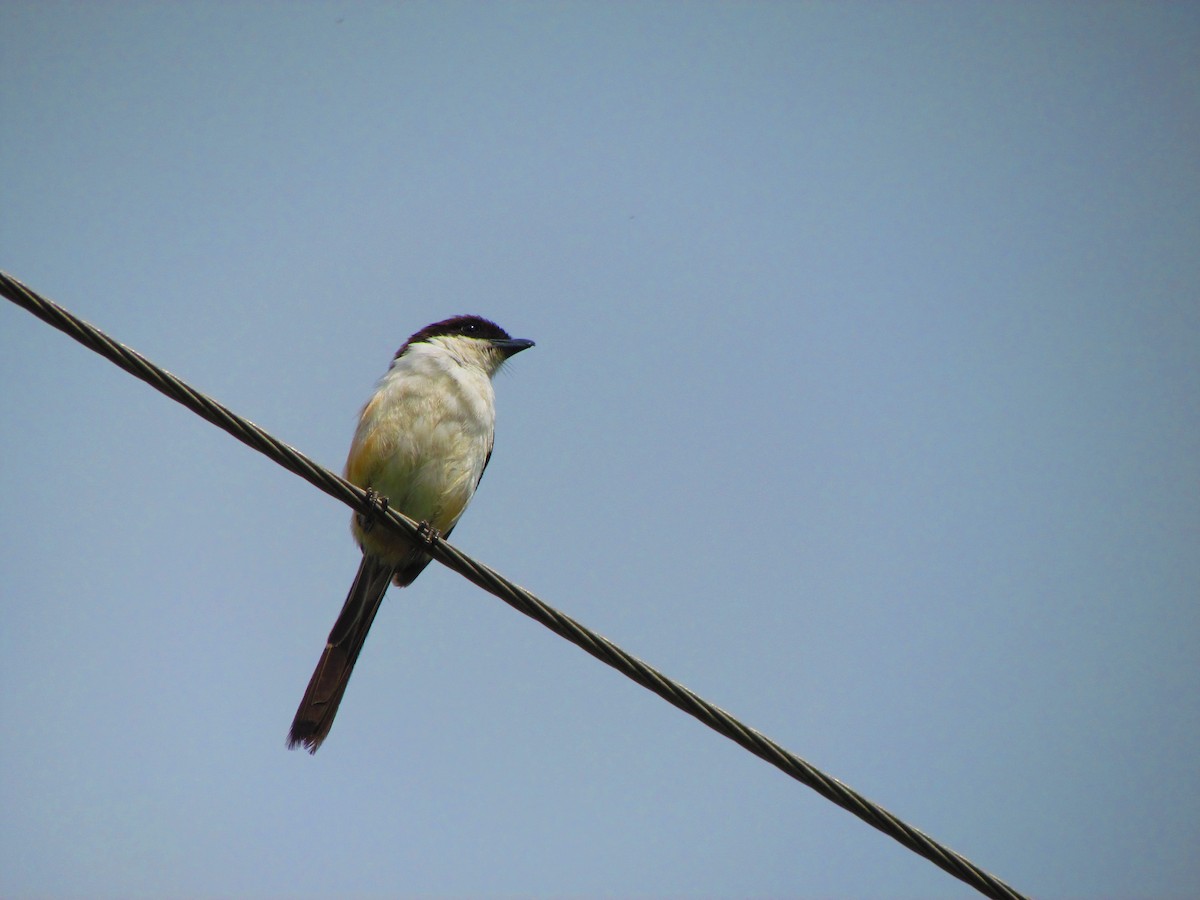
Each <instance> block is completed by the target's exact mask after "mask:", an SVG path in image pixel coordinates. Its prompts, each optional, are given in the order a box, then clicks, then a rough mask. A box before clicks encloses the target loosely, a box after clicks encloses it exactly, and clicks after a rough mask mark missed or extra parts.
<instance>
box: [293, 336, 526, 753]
mask: <svg viewBox="0 0 1200 900" xmlns="http://www.w3.org/2000/svg"><path fill="white" fill-rule="evenodd" d="M532 346H533V341H527V340H523V339H515V338H512V337H509V334H508V332H506V331H505V330H504V329H503V328H501V327H500V326H499V325H497V324H495V323H494V322H489V321H488V320H487V319H483V318H480V317H479V316H455V317H453V318H450V319H446V320H445V321H443V322H435V323H434V324H433V325H430V326H428V327H426V328H422V329H421V330H420V331H418V332H417V333H416V334H414V335H413V336H412V337H410V338H409V339H408V340H407V341H406V342H405V344H404V346H403V347H401V348H400V349H399V350H398V351H397V352H396V356H395V358H394V359H393V360H392V365H391V368H389V369H388V372H387V374H386V375H384V376H383V378H382V379H380V381H379V385H378V386H377V387H376V388H375V393H374V395H373V396H372V397H371V399H370V400H368V401H367V405H366V406H364V407H363V410H362V414H361V415H360V416H359V420H358V428H357V429H356V430H355V432H354V440H353V441H352V442H351V444H350V454H349V456H348V457H347V459H346V478H347V480H349V481H350V482H352V483H353V484H356V485H358V486H359V487H361V488H365V489H366V490H368V491H372V492H374V494H375V495H376V496H377V497H379V498H380V499H381V500H383V501H386V503H387V505H388V506H390V507H391V508H394V509H396V510H399V511H400V512H402V513H404V514H405V515H406V516H408V517H409V518H410V519H414V520H415V521H417V522H420V523H422V524H423V525H425V526H426V527H427V528H430V529H432V530H434V531H436V532H437V533H438V534H440V535H442V536H443V537H446V536H449V534H450V532H451V531H452V530H453V528H454V526H455V524H456V523H457V522H458V520H459V517H461V516H462V514H463V511H464V510H465V509H466V508H467V504H468V503H470V502H471V497H472V495H474V493H475V488H476V487H478V486H479V479H480V478H482V477H483V470H484V469H485V468H486V467H487V464H488V460H489V459H491V456H492V439H493V434H494V428H495V423H496V406H495V400H496V395H495V393H494V391H493V390H492V376H493V375H495V374H496V372H497V371H498V370H499V369H500V367H501V365H503V364H504V361H505V360H507V359H508V358H509V357H510V356H512V355H513V354H516V353H520V352H521V351H522V350H527V349H528V348H530V347H532ZM371 524H372V523H371V521H370V519H369V518H364V517H362V516H360V515H355V516H354V517H353V518H352V519H351V530H352V531H353V533H354V537H355V540H357V541H358V545H359V547H361V548H362V553H363V558H362V563H361V564H360V565H359V567H358V574H357V575H356V576H355V577H354V584H353V585H351V587H350V593H349V594H348V595H347V597H346V602H345V604H344V605H343V606H342V611H341V613H340V614H339V615H338V617H337V621H336V622H334V624H333V630H332V631H330V632H329V640H328V642H327V643H326V645H325V652H324V653H322V654H321V661H320V662H319V663H317V668H316V671H315V672H313V675H312V679H311V680H310V681H309V683H308V690H307V691H305V692H304V699H303V700H301V701H300V708H299V709H298V710H297V711H296V718H295V720H293V722H292V730H291V732H290V733H289V734H288V741H287V743H288V747H289V748H295V747H297V746H303V747H304V748H305V749H307V750H308V752H309V753H316V751H317V748H318V747H320V746H321V742H322V741H324V740H325V738H326V737H327V736H328V734H329V729H330V726H332V725H333V717H334V716H335V715H336V714H337V709H338V704H339V703H341V701H342V695H343V694H344V693H345V692H346V683H347V682H348V681H349V680H350V673H351V672H352V671H353V670H354V663H355V661H356V660H357V659H358V654H359V652H360V651H361V650H362V646H363V641H364V640H366V637H367V632H368V631H369V630H370V628H371V623H372V622H373V621H374V620H375V614H376V613H377V612H378V611H379V605H380V603H381V602H382V600H383V595H384V592H386V591H387V589H388V584H389V583H394V584H396V585H398V586H399V587H406V586H408V585H410V584H412V583H413V580H414V579H415V578H416V577H417V576H418V575H420V574H421V570H422V569H424V568H425V566H426V565H428V564H429V556H427V555H426V554H425V553H424V552H423V551H422V549H421V547H419V546H415V545H414V544H412V543H411V542H409V541H407V540H405V539H404V538H402V537H400V536H399V535H397V534H395V533H393V532H392V531H390V530H389V529H387V528H385V527H377V528H372V527H371Z"/></svg>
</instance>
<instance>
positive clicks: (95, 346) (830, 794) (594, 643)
mask: <svg viewBox="0 0 1200 900" xmlns="http://www.w3.org/2000/svg"><path fill="white" fill-rule="evenodd" d="M0 294H3V295H4V296H5V297H7V298H8V299H9V300H11V301H12V302H13V303H15V304H17V305H18V306H20V307H23V308H24V309H26V310H28V311H29V312H31V313H33V314H34V315H35V316H37V317H38V318H39V319H41V320H42V321H44V322H47V323H48V324H50V325H53V326H54V327H55V328H57V329H59V330H60V331H63V332H65V333H66V334H67V335H69V336H70V337H72V338H74V339H75V340H77V341H78V342H79V343H81V344H83V345H84V346H85V347H88V348H89V349H91V350H94V351H96V352H97V353H99V354H100V355H101V356H103V357H105V358H106V359H108V360H110V361H111V362H113V363H115V364H116V365H118V366H120V367H121V368H122V369H124V370H125V371H126V372H128V373H129V374H131V375H134V376H136V377H137V378H140V379H141V380H142V381H145V382H146V383H147V384H149V385H150V386H151V387H153V388H154V389H155V390H157V391H160V392H162V393H163V394H166V395H167V396H168V397H170V398H171V399H172V400H175V401H177V402H179V403H182V404H183V405H184V406H186V407H187V408H188V409H190V410H191V411H192V412H194V413H196V414H197V415H198V416H200V417H201V418H203V419H206V420H207V421H209V422H211V423H212V424H214V425H216V426H217V427H218V428H221V429H223V430H224V431H227V432H229V434H231V435H233V436H234V437H235V438H237V439H238V440H239V441H241V442H242V443H244V444H246V445H248V446H250V447H253V448H254V449H255V450H257V451H259V452H260V453H262V454H264V455H265V456H267V457H268V458H270V459H271V460H273V461H274V462H276V463H278V464H279V465H281V466H283V467H284V468H285V469H287V470H288V471H290V472H293V473H294V474H296V475H299V476H300V477H301V478H303V479H304V480H305V481H307V482H309V483H310V484H312V485H313V486H315V487H317V488H319V489H320V490H322V491H324V492H325V493H326V494H329V496H331V497H333V498H335V499H337V500H340V501H342V502H343V503H345V504H346V505H347V506H349V507H350V508H351V509H354V510H357V511H359V512H362V513H368V514H370V513H374V514H375V515H376V516H377V517H378V520H379V521H381V522H383V524H384V525H385V526H387V527H390V528H392V529H393V530H395V531H397V532H398V533H400V534H401V535H403V536H404V537H406V538H408V539H410V540H413V541H418V542H422V543H424V544H425V547H426V552H427V553H428V554H429V555H430V556H432V557H433V558H434V559H436V560H437V561H438V562H440V563H442V564H443V565H445V566H447V567H448V568H450V569H453V570H454V571H455V572H457V573H458V574H460V575H462V576H463V577H464V578H466V579H467V580H468V581H470V582H472V583H474V584H476V585H478V586H479V587H481V588H483V589H484V590H485V591H488V592H489V593H491V594H493V595H495V596H496V597H499V598H500V599H501V600H503V601H504V602H505V603H507V604H508V605H509V606H511V607H513V608H514V609H516V610H517V611H519V612H522V613H524V614H525V615H527V616H529V617H530V618H531V619H534V620H535V621H537V622H539V623H541V624H542V625H545V626H546V627H547V628H549V629H550V630H551V631H553V632H554V633H555V634H557V635H559V636H560V637H563V638H566V639H567V640H568V641H570V642H571V643H573V644H575V645H576V646H578V647H581V648H582V649H584V650H586V651H587V652H588V653H590V654H591V655H592V656H594V657H596V658H597V659H599V660H600V661H601V662H604V663H607V664H608V665H610V666H612V667H613V668H614V669H616V670H617V671H618V672H620V673H621V674H623V675H625V676H626V677H628V678H631V679H633V680H634V681H636V682H637V683H638V684H640V685H642V687H644V688H647V689H648V690H651V691H653V692H654V693H656V694H658V696H660V697H662V698H663V699H664V700H666V701H667V702H668V703H670V704H671V705H672V706H675V707H678V708H679V709H681V710H683V711H684V712H686V713H688V714H689V715H691V716H694V717H695V718H697V719H699V720H700V721H701V722H702V723H704V724H705V725H707V726H708V727H709V728H711V729H713V730H714V731H716V732H718V733H719V734H723V735H725V737H727V738H729V739H730V740H731V741H734V742H735V743H737V744H739V745H741V746H742V747H744V748H745V749H746V750H749V751H750V752H751V753H753V754H754V755H755V756H757V757H759V758H761V759H764V760H766V761H767V762H769V763H770V764H771V765H773V766H775V767H776V768H778V769H780V770H781V771H783V772H784V773H785V774H787V775H789V776H791V777H792V778H795V779H796V780H797V781H799V782H801V783H802V784H805V785H807V786H808V787H810V788H812V789H813V790H814V791H816V792H817V793H818V794H820V795H821V796H822V797H824V798H825V799H827V800H829V801H831V802H832V803H836V804H837V805H838V806H840V807H842V809H845V810H847V811H848V812H851V813H853V814H854V815H856V816H858V817H859V818H860V819H862V820H863V821H864V822H866V823H867V824H868V825H871V826H872V827H874V828H877V829H878V830H880V831H882V832H883V833H884V834H886V835H888V836H889V837H891V838H892V839H894V840H896V841H899V842H900V843H901V844H903V845H904V846H905V847H907V848H908V849H909V850H912V851H913V852H914V853H917V854H919V855H920V856H923V857H925V858H926V859H928V860H929V861H930V862H932V863H933V864H934V865H936V866H938V867H940V868H942V869H944V870H945V871H947V872H949V873H950V874H951V875H953V876H954V877H955V878H958V879H960V880H962V881H964V882H966V883H967V884H969V885H970V886H971V887H973V888H975V889H976V890H977V891H979V892H980V893H981V894H983V895H984V896H987V897H994V898H1004V900H1020V898H1023V897H1024V895H1023V894H1020V893H1018V892H1017V891H1015V890H1014V889H1013V888H1011V887H1010V886H1009V885H1007V884H1005V883H1004V882H1003V881H1001V880H1000V879H999V878H997V877H996V876H994V875H992V874H990V873H989V872H985V871H984V870H983V869H981V868H979V867H978V866H977V865H975V864H974V863H973V862H971V861H970V860H969V859H967V858H966V857H964V856H962V855H961V854H958V853H955V852H954V851H953V850H951V849H950V848H949V847H946V846H944V845H943V844H940V843H938V842H937V841H935V840H934V839H933V838H931V837H929V836H928V835H926V834H925V833H923V832H922V831H919V830H918V829H916V828H914V827H912V826H911V825H908V824H907V823H905V822H903V821H901V820H900V819H898V818H897V817H896V816H894V815H893V814H892V813H890V812H888V811H887V810H886V809H884V808H883V807H881V806H879V805H878V804H876V803H873V802H871V801H870V800H868V799H867V798H866V797H864V796H862V795H861V794H859V793H858V792H857V791H854V790H852V789H851V788H849V787H847V786H846V785H844V784H842V782H840V781H838V780H837V779H836V778H833V777H831V776H829V775H826V774H825V773H824V772H822V771H821V770H820V769H817V768H816V767H814V766H812V765H811V764H809V763H808V762H806V761H805V760H803V759H801V758H800V757H799V756H796V755H795V754H794V753H792V752H790V751H788V750H786V749H785V748H783V747H782V746H780V745H779V744H777V743H775V742H774V741H773V740H771V739H770V738H768V737H766V736H765V735H763V734H761V733H759V732H758V731H755V730H754V729H753V728H750V727H749V726H748V725H746V724H744V723H742V722H740V721H739V720H738V719H736V718H734V717H733V716H731V715H730V714H729V713H727V712H725V710H723V709H721V708H720V707H718V706H714V705H713V704H712V703H709V702H708V701H707V700H705V699H704V698H702V697H700V696H699V695H697V694H695V693H693V692H692V691H690V690H688V689H687V688H686V687H684V686H683V685H681V684H680V683H679V682H677V681H673V680H671V679H670V678H668V677H667V676H665V675H663V674H662V673H661V672H659V671H658V670H657V669H655V668H654V667H652V666H649V665H647V664H646V663H644V662H642V661H641V660H640V659H638V658H637V657H635V656H632V655H630V654H629V653H626V652H625V651H624V650H622V649H621V648H620V647H618V646H617V645H616V644H614V643H613V642H612V641H610V640H608V639H607V638H605V637H602V636H600V635H598V634H596V633H595V632H594V631H592V630H590V629H589V628H587V627H586V626H584V625H581V624H580V623H579V622H576V621H575V620H574V619H572V618H571V617H570V616H567V615H565V614H563V613H561V612H559V611H558V610H556V609H554V608H553V607H551V606H547V605H546V604H545V603H543V602H542V601H541V600H539V599H538V598H537V597H535V596H534V595H533V594H531V593H530V592H529V591H527V590H525V589H524V588H522V587H519V586H518V585H516V584H514V583H513V582H511V581H509V580H508V579H507V578H505V577H504V576H503V575H501V574H499V573H498V572H496V571H495V570H493V569H491V568H489V567H487V566H485V565H483V564H482V563H479V562H476V561H475V560H473V559H471V558H470V557H469V556H467V555H466V554H465V553H463V552H462V551H460V550H458V549H456V548H455V547H454V546H452V545H451V544H448V543H446V542H445V541H444V540H441V539H440V538H438V537H432V538H430V537H428V536H427V535H426V534H425V533H424V532H422V531H421V529H420V527H419V526H418V525H417V523H416V522H414V521H412V520H411V519H409V518H408V517H406V516H403V515H401V514H399V513H397V512H396V511H395V510H393V509H388V510H386V511H385V512H384V513H383V514H382V515H380V514H379V511H378V510H377V509H375V508H374V507H373V506H372V505H371V504H370V501H369V500H368V499H367V495H366V492H365V491H363V490H362V489H361V488H358V487H356V486H355V485H352V484H350V482H348V481H346V480H344V479H342V478H339V477H338V476H337V475H335V474H333V473H332V472H330V471H329V470H328V469H326V468H324V467H323V466H320V465H318V464H317V463H315V462H313V461H312V460H311V459H309V458H308V457H307V456H305V455H304V454H303V453H301V452H300V451H299V450H296V449H295V448H294V447H291V446H289V445H287V444H285V443H283V442H282V441H280V440H278V439H277V438H275V437H273V436H271V435H270V434H268V433H267V432H266V431H264V430H263V429H261V428H259V427H258V426H257V425H255V424H254V423H253V422H250V421H249V420H247V419H244V418H242V417H241V416H239V415H237V414H236V413H234V412H232V411H230V410H229V409H227V408H225V407H224V406H222V405H221V404H220V403H217V402H216V401H215V400H213V399H211V398H210V397H207V396H205V395H204V394H201V393H200V392H199V391H197V390H195V389H193V388H191V387H189V386H188V385H187V384H185V383H184V382H183V381H181V380H180V379H179V378H177V377H175V376H174V375H172V374H171V373H170V372H167V371H166V370H165V369H162V368H159V367H158V366H156V365H155V364H154V363H152V362H150V360H148V359H146V358H145V357H144V356H142V355H141V354H140V353H137V352H136V351H134V350H131V349H130V348H129V347H126V346H125V345H124V344H120V343H118V342H117V341H114V340H113V339H112V338H110V337H109V336H108V335H106V334H104V332H102V331H100V330H99V329H98V328H96V327H95V326H93V325H90V324H88V323H87V322H85V321H83V320H82V319H80V318H78V317H76V316H74V315H72V314H71V313H69V312H67V310H65V309H63V308H62V307H61V306H58V305H57V304H55V303H53V302H51V301H50V300H47V299H46V298H44V297H42V296H40V295H38V294H36V293H35V292H33V291H32V290H30V289H29V288H27V287H26V286H25V285H23V284H22V283H21V282H19V281H17V280H16V279H15V278H13V277H11V276H10V275H8V274H7V273H5V272H2V271H0Z"/></svg>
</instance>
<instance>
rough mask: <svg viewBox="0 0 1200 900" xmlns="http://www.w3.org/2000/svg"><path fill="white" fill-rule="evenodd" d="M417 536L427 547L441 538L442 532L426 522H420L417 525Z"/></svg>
mask: <svg viewBox="0 0 1200 900" xmlns="http://www.w3.org/2000/svg"><path fill="white" fill-rule="evenodd" d="M417 537H418V538H420V539H421V542H422V543H423V544H425V545H426V546H427V547H432V546H433V545H434V544H436V543H437V542H438V541H440V540H441V539H442V533H441V532H440V531H438V530H437V529H436V528H434V527H433V526H432V525H430V524H429V523H428V522H422V523H421V524H420V525H418V526H417Z"/></svg>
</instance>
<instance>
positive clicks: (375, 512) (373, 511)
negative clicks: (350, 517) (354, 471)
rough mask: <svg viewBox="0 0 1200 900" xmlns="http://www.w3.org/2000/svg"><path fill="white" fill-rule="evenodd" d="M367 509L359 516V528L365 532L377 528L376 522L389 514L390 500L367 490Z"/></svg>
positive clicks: (371, 489) (369, 489)
mask: <svg viewBox="0 0 1200 900" xmlns="http://www.w3.org/2000/svg"><path fill="white" fill-rule="evenodd" d="M365 506H366V509H364V510H363V511H362V512H360V513H359V514H358V527H359V528H361V529H362V530H363V531H364V532H368V531H370V530H371V529H372V528H374V527H375V520H376V519H377V518H378V517H379V516H381V515H383V514H384V513H386V512H387V508H388V498H387V497H385V496H383V494H381V493H379V492H378V491H376V490H375V488H367V498H366V501H365Z"/></svg>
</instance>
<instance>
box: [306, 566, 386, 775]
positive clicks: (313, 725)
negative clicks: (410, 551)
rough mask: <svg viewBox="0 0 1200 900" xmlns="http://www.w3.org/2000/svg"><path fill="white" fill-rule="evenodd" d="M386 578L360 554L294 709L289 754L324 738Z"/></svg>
mask: <svg viewBox="0 0 1200 900" xmlns="http://www.w3.org/2000/svg"><path fill="white" fill-rule="evenodd" d="M391 577H392V567H391V566H388V565H386V564H385V563H382V562H380V561H379V560H378V559H376V558H375V557H373V556H368V555H365V554H364V555H363V561H362V564H361V565H360V566H359V567H358V574H357V575H356V576H355V577H354V584H353V585H351V586H350V593H349V594H348V595H347V596H346V602H345V604H343V606H342V611H341V613H340V614H339V615H338V618H337V621H336V622H334V623H333V630H332V631H330V632H329V641H328V643H326V645H325V652H324V653H322V654H321V661H320V662H319V663H317V668H316V671H314V672H313V675H312V678H311V679H310V680H309V682H308V690H306V691H305V692H304V699H303V700H301V701H300V708H299V709H298V710H296V718H295V719H293V720H292V730H291V731H290V732H289V733H288V740H287V745H288V749H289V750H292V749H295V748H296V747H298V746H301V745H303V746H304V748H305V749H306V750H307V751H308V752H309V753H316V752H317V748H318V747H320V746H321V742H322V741H323V740H325V738H326V736H327V735H328V734H329V729H330V728H331V727H332V726H333V717H334V716H335V715H337V709H338V704H339V703H341V702H342V694H344V693H346V684H347V683H348V682H349V681H350V673H351V672H353V671H354V663H355V662H356V661H357V660H358V654H359V651H361V650H362V646H363V641H365V640H366V638H367V632H368V631H370V630H371V623H372V622H374V621H375V614H376V613H377V612H379V605H380V603H382V602H383V595H384V593H385V592H386V591H387V589H388V582H389V581H390V580H391Z"/></svg>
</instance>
